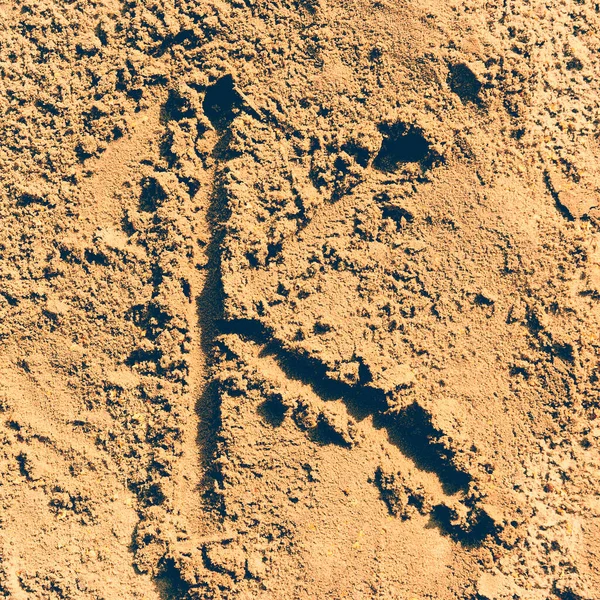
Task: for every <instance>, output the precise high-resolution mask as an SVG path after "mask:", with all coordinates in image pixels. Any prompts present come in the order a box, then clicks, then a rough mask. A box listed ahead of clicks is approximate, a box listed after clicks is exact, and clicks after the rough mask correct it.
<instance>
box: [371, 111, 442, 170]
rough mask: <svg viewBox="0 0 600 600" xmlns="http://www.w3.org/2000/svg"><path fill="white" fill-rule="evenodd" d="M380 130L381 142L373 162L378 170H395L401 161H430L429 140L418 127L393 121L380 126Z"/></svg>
mask: <svg viewBox="0 0 600 600" xmlns="http://www.w3.org/2000/svg"><path fill="white" fill-rule="evenodd" d="M381 131H382V133H383V135H384V138H383V143H382V144H381V149H380V150H379V154H377V156H376V158H375V161H374V162H373V166H374V167H375V168H376V169H378V170H379V171H386V172H389V171H395V170H396V169H398V167H399V166H400V165H401V164H402V163H418V162H424V161H425V162H428V163H430V162H431V161H430V158H431V156H430V151H429V146H430V145H429V142H428V141H427V140H426V139H425V136H424V135H423V134H422V133H421V132H420V131H419V130H418V129H416V128H414V127H411V126H408V125H405V124H404V123H395V124H394V125H391V126H386V127H382V128H381ZM427 166H429V165H427Z"/></svg>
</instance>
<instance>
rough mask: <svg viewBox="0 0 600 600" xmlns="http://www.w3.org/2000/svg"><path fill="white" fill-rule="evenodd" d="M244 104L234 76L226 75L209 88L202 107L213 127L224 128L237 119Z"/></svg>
mask: <svg viewBox="0 0 600 600" xmlns="http://www.w3.org/2000/svg"><path fill="white" fill-rule="evenodd" d="M242 104H243V101H242V97H241V96H240V95H239V93H238V92H237V91H236V89H235V85H234V82H233V77H232V76H231V75H224V76H223V77H221V78H220V79H218V80H217V81H216V82H215V83H213V84H212V85H211V86H209V87H208V88H207V90H206V94H205V96H204V102H203V103H202V108H203V110H204V114H205V115H206V118H207V119H208V120H209V121H210V122H211V123H212V125H213V127H214V128H215V129H217V130H222V129H226V128H227V127H228V126H229V125H230V124H231V122H232V121H233V119H235V117H236V116H237V115H238V113H239V112H240V110H241V108H242Z"/></svg>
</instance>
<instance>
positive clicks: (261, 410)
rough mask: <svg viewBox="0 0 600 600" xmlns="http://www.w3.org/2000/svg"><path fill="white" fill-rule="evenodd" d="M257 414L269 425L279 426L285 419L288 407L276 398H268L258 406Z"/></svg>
mask: <svg viewBox="0 0 600 600" xmlns="http://www.w3.org/2000/svg"><path fill="white" fill-rule="evenodd" d="M257 411H258V414H259V415H260V416H261V417H262V419H263V420H264V422H265V423H267V424H268V425H271V427H280V426H281V424H282V423H283V421H284V419H285V413H286V412H287V411H288V407H287V406H285V404H283V402H281V401H280V400H278V399H277V398H269V399H268V400H265V401H264V402H262V403H261V404H259V406H258V409H257Z"/></svg>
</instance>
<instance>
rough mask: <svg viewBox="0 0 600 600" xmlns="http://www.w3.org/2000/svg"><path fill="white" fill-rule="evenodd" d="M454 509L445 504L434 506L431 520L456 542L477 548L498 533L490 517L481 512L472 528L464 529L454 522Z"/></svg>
mask: <svg viewBox="0 0 600 600" xmlns="http://www.w3.org/2000/svg"><path fill="white" fill-rule="evenodd" d="M452 519H453V514H452V510H451V509H450V508H448V507H447V506H444V505H443V504H440V505H438V506H434V507H433V511H432V512H431V517H430V522H431V525H432V526H433V527H436V528H437V529H439V530H441V531H442V532H444V533H446V534H447V535H449V536H450V537H451V538H452V539H453V540H454V541H455V542H458V543H459V544H461V545H462V546H464V547H466V548H477V547H478V546H480V545H481V544H482V542H483V541H484V540H485V539H486V538H487V537H489V536H492V535H494V534H495V533H496V531H497V530H496V527H495V526H494V523H493V521H492V520H491V519H490V517H489V516H488V515H487V514H486V513H484V512H480V513H479V514H478V515H477V519H476V520H475V523H474V524H473V526H472V527H471V528H470V529H463V528H462V527H459V526H457V525H454V524H453V523H452Z"/></svg>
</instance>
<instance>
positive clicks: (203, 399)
mask: <svg viewBox="0 0 600 600" xmlns="http://www.w3.org/2000/svg"><path fill="white" fill-rule="evenodd" d="M206 218H207V221H208V224H209V226H210V231H211V238H210V241H209V243H208V245H207V246H206V248H205V253H206V257H207V263H206V267H205V269H206V279H205V283H204V288H203V289H202V291H201V293H200V294H199V296H198V298H197V311H196V312H197V317H198V324H199V326H200V347H201V350H202V352H203V353H204V355H205V356H206V357H207V368H208V369H209V373H208V374H207V384H206V386H205V387H204V389H203V391H202V393H201V395H200V397H199V398H198V400H197V402H196V414H197V415H198V422H199V425H198V434H197V441H198V448H199V455H200V460H201V464H202V473H203V476H202V479H201V481H200V483H199V487H200V493H201V495H202V497H203V498H204V500H205V501H206V502H207V505H208V506H210V507H212V508H215V509H217V510H218V511H222V509H223V507H222V506H221V500H220V498H219V497H218V495H217V494H216V493H215V491H214V484H215V482H217V483H218V481H219V478H220V476H219V473H218V469H217V468H215V467H214V465H213V463H214V458H215V456H216V453H217V447H218V443H219V430H220V427H221V411H220V399H219V389H218V384H217V382H216V381H214V380H212V379H211V376H210V370H212V368H213V361H214V358H213V356H214V341H215V339H216V337H217V336H218V335H220V334H221V333H222V332H221V331H220V329H219V323H221V322H222V320H223V300H224V294H223V285H222V282H221V247H222V243H223V239H224V236H225V230H224V226H223V224H224V223H225V222H226V221H227V218H228V209H227V199H226V196H225V190H224V189H223V182H222V180H221V179H220V177H219V175H218V174H217V176H216V177H215V181H214V187H213V190H212V193H211V196H210V201H209V206H208V210H207V215H206Z"/></svg>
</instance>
